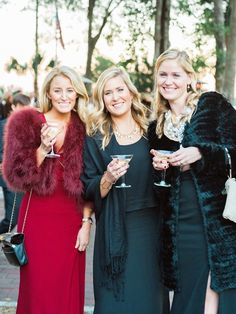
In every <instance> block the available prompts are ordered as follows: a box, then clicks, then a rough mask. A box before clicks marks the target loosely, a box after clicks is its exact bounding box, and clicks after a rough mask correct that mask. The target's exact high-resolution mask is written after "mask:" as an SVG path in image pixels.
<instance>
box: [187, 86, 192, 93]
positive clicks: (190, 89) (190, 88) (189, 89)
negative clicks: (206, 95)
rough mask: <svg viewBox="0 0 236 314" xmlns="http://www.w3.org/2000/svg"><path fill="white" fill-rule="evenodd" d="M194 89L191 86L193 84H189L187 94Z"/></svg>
mask: <svg viewBox="0 0 236 314" xmlns="http://www.w3.org/2000/svg"><path fill="white" fill-rule="evenodd" d="M192 90H193V89H192V86H191V84H188V85H187V92H191V91H192Z"/></svg>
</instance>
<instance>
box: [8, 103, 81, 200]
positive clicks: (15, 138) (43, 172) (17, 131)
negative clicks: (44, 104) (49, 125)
mask: <svg viewBox="0 0 236 314" xmlns="http://www.w3.org/2000/svg"><path fill="white" fill-rule="evenodd" d="M43 122H44V120H43V118H42V114H40V113H39V112H38V111H36V110H35V109H32V108H27V109H23V110H20V111H18V112H14V113H12V114H11V116H10V117H9V118H8V122H7V124H6V129H5V130H6V133H5V140H4V143H5V146H4V155H3V175H4V178H5V180H6V182H7V184H8V186H9V187H10V188H11V189H13V190H16V191H23V192H26V191H29V190H30V189H31V188H33V191H34V192H35V193H36V194H39V195H51V194H52V193H53V192H54V190H55V188H56V184H57V178H56V172H55V160H54V159H50V158H45V160H44V161H43V163H42V164H41V165H40V167H37V162H36V150H37V148H38V147H39V146H40V143H41V139H40V131H41V127H42V123H43ZM84 138H85V128H84V125H83V123H82V121H81V120H80V118H79V117H78V114H77V113H75V112H73V111H72V114H71V119H70V123H69V125H68V128H67V132H66V136H65V140H64V144H63V156H64V157H63V165H64V173H63V181H64V188H65V190H66V191H67V193H68V194H69V195H71V196H75V197H78V200H80V197H81V195H82V192H83V184H82V182H81V180H80V175H81V173H82V170H83V156H82V155H83V146H84Z"/></svg>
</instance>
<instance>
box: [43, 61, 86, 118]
mask: <svg viewBox="0 0 236 314" xmlns="http://www.w3.org/2000/svg"><path fill="white" fill-rule="evenodd" d="M56 76H64V77H67V78H68V79H69V80H70V81H71V84H72V86H73V88H74V89H75V91H76V93H77V95H78V97H77V100H76V104H75V107H74V108H73V110H74V111H76V112H77V113H78V115H79V117H80V118H81V120H82V121H83V122H85V121H86V109H87V104H88V94H87V91H86V88H85V86H84V83H83V81H82V79H81V77H80V75H79V74H78V73H77V72H76V71H75V70H73V69H72V68H70V67H68V66H65V65H63V66H60V67H55V68H54V69H52V71H51V72H49V73H48V75H47V76H46V78H45V80H44V82H43V86H42V89H41V94H40V98H39V106H40V111H42V112H43V113H45V112H48V111H49V110H50V109H51V108H52V103H51V99H50V98H49V97H48V93H49V89H50V85H51V82H52V80H53V79H54V77H56Z"/></svg>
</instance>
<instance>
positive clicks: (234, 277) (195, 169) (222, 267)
mask: <svg viewBox="0 0 236 314" xmlns="http://www.w3.org/2000/svg"><path fill="white" fill-rule="evenodd" d="M155 125H156V123H155V122H154V123H152V124H151V125H150V128H149V140H150V145H151V147H152V148H158V143H159V139H158V138H157V136H156V134H155ZM182 145H183V147H189V146H195V147H198V148H199V150H200V151H201V154H202V159H201V160H199V161H197V162H195V163H194V164H192V165H191V174H192V177H193V180H194V184H195V187H196V191H197V195H198V200H199V204H200V208H201V213H202V217H203V225H204V232H205V236H206V241H207V249H208V260H209V267H210V272H211V287H212V289H214V290H215V291H217V292H221V291H223V290H226V289H230V288H236V223H233V222H231V221H230V220H226V219H224V218H223V217H222V212H223V208H224V204H225V198H226V196H225V195H222V190H223V188H224V184H225V181H226V179H227V166H226V157H225V152H224V147H227V148H228V150H229V152H230V155H231V158H232V164H233V170H234V171H233V174H234V176H235V175H236V110H235V109H234V108H233V107H232V105H231V104H230V103H228V102H227V100H226V99H225V98H224V97H223V96H222V95H220V94H218V93H216V92H208V93H204V94H203V95H202V96H201V97H200V99H199V102H198V105H197V110H196V112H195V113H194V114H193V116H192V118H191V121H190V123H188V124H187V125H186V127H185V131H184V137H183V140H182ZM162 149H163V148H162ZM166 149H168V147H167V148H166ZM170 171H171V169H170ZM179 174H180V172H179V170H178V169H176V168H175V171H172V177H171V180H172V182H171V183H172V187H171V188H170V192H169V193H170V194H169V195H168V198H166V202H165V203H164V204H165V205H164V206H163V211H164V226H163V277H164V283H165V285H166V286H167V287H168V288H169V289H170V290H176V291H178V290H179V289H180V285H179V268H178V254H177V236H178V223H177V221H178V206H179V188H180V181H179ZM158 193H159V194H160V197H161V193H163V192H161V191H160V190H159V192H158ZM235 210H236V195H235Z"/></svg>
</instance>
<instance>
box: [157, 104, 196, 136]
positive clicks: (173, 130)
mask: <svg viewBox="0 0 236 314" xmlns="http://www.w3.org/2000/svg"><path fill="white" fill-rule="evenodd" d="M191 113H192V109H191V108H189V107H185V110H184V113H183V114H181V115H180V116H178V117H176V118H177V119H176V121H175V123H173V117H172V112H171V110H168V111H167V112H166V113H165V122H164V130H163V131H164V134H165V135H166V136H167V137H168V138H169V139H171V140H173V141H176V142H182V139H183V134H184V128H185V125H186V122H187V120H188V118H189V116H190V115H191Z"/></svg>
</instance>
